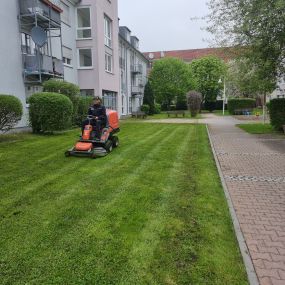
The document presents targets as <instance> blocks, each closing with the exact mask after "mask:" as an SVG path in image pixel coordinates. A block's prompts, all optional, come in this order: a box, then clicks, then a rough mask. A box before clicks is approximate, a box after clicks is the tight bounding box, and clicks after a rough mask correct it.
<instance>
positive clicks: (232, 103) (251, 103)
mask: <svg viewBox="0 0 285 285" xmlns="http://www.w3.org/2000/svg"><path fill="white" fill-rule="evenodd" d="M255 107H256V100H255V99H252V98H233V99H229V100H228V110H229V113H230V114H232V115H233V114H234V111H235V110H237V109H247V108H255Z"/></svg>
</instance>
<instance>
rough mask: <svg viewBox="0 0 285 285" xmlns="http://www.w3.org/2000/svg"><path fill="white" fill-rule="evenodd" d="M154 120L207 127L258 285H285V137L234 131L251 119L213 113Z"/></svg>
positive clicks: (239, 130)
mask: <svg viewBox="0 0 285 285" xmlns="http://www.w3.org/2000/svg"><path fill="white" fill-rule="evenodd" d="M149 122H157V123H158V122H159V123H170V122H171V123H206V124H208V127H209V133H210V137H211V140H212V143H213V147H214V151H215V153H216V157H217V160H218V163H219V166H220V169H221V173H222V176H223V178H224V181H225V184H226V188H227V190H228V192H229V195H230V198H231V203H232V205H233V208H234V212H235V215H236V217H237V219H238V222H239V226H240V228H241V232H242V235H243V237H244V239H245V244H246V246H247V249H248V251H249V256H250V258H251V260H250V258H249V260H250V261H252V263H253V266H254V269H255V272H256V274H257V277H258V281H259V283H260V284H261V285H266V284H269V285H285V137H284V136H282V135H280V136H274V137H272V136H268V135H250V134H247V133H246V132H244V131H242V130H241V129H239V128H237V127H235V124H238V123H247V122H246V121H238V120H236V119H234V118H232V117H218V116H215V115H211V114H209V115H206V117H205V118H204V119H198V120H189V119H167V120H153V121H149ZM249 122H250V121H249ZM251 123H252V122H251ZM251 281H252V280H251ZM256 283H257V282H254V278H253V282H252V284H256Z"/></svg>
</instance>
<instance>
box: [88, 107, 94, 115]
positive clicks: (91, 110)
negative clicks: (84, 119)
mask: <svg viewBox="0 0 285 285" xmlns="http://www.w3.org/2000/svg"><path fill="white" fill-rule="evenodd" d="M88 116H93V108H92V107H89V109H88Z"/></svg>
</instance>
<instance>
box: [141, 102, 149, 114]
mask: <svg viewBox="0 0 285 285" xmlns="http://www.w3.org/2000/svg"><path fill="white" fill-rule="evenodd" d="M149 110H150V106H149V105H146V104H144V105H141V111H142V112H145V113H146V114H149Z"/></svg>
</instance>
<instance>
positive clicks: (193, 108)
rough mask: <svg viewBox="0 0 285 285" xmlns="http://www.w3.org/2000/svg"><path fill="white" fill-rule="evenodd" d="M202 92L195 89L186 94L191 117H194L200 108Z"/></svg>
mask: <svg viewBox="0 0 285 285" xmlns="http://www.w3.org/2000/svg"><path fill="white" fill-rule="evenodd" d="M201 102H202V94H201V93H199V92H197V91H194V90H192V91H189V92H188V94H187V103H188V107H189V110H190V113H191V117H196V116H197V114H198V112H199V111H200V108H201Z"/></svg>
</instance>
